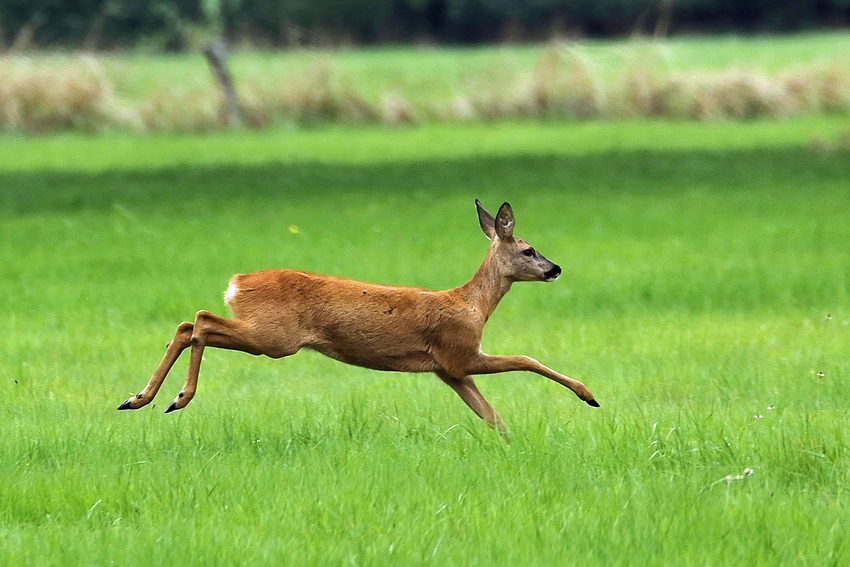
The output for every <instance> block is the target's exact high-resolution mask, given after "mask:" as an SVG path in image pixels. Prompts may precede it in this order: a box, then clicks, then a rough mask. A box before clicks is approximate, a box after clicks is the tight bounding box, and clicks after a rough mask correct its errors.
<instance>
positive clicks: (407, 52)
mask: <svg viewBox="0 0 850 567" xmlns="http://www.w3.org/2000/svg"><path fill="white" fill-rule="evenodd" d="M569 45H572V46H573V47H574V48H576V49H578V50H579V51H580V52H582V53H583V54H584V56H586V57H587V59H588V60H589V62H590V64H591V67H593V68H594V69H596V70H598V71H600V72H602V73H604V74H606V75H608V74H610V75H616V74H617V73H619V72H621V71H622V68H623V66H624V65H625V64H627V63H628V61H629V59H630V58H631V57H633V56H635V55H636V54H639V53H642V52H643V51H642V50H640V49H636V48H638V47H644V48H647V49H646V50H645V51H651V52H652V53H653V55H652V58H655V57H656V55H655V53H654V51H653V50H651V49H649V45H650V42H648V41H647V42H646V43H643V42H641V41H634V40H630V41H622V40H582V41H579V42H574V43H569ZM849 47H850V36H848V34H846V33H843V32H834V33H813V34H799V35H788V36H762V37H758V36H756V37H743V36H710V37H687V36H684V37H676V38H670V39H667V40H665V41H664V42H662V43H661V49H660V51H661V55H662V59H663V61H664V62H665V64H666V65H669V66H670V68H672V69H674V70H680V71H686V70H688V71H695V70H703V71H718V70H723V69H728V68H742V69H748V70H759V71H765V72H777V71H781V70H784V69H788V68H789V67H805V66H810V65H821V64H834V63H840V64H845V65H846V64H847V63H848V58H847V50H848V48H849ZM544 50H545V47H544V46H540V45H519V46H516V45H514V46H511V45H506V46H502V47H495V48H494V47H491V46H485V47H469V48H439V49H438V48H429V47H419V48H416V47H403V46H400V47H384V48H370V49H339V50H327V51H326V50H292V51H287V52H280V51H262V50H253V49H252V50H236V51H235V52H234V53H233V54H232V55H231V58H230V65H231V68H232V71H233V73H234V76H235V79H236V81H237V85H238V84H240V83H241V82H244V81H251V82H258V83H264V82H268V83H269V84H272V85H279V84H280V82H281V79H284V80H285V79H286V78H288V77H289V78H292V79H293V80H294V79H295V78H298V77H299V76H302V75H304V74H305V73H307V72H309V70H310V69H311V68H313V67H315V65H316V64H317V62H327V63H329V64H332V65H333V66H334V67H335V68H337V69H338V71H339V73H340V74H341V75H342V77H343V79H344V80H348V81H355V82H356V84H357V86H358V90H362V92H363V94H364V95H365V96H366V97H367V98H369V99H372V98H378V97H380V95H381V94H383V93H384V92H386V91H387V90H398V91H400V92H403V93H405V94H406V95H409V96H411V97H413V98H414V99H419V100H428V99H435V98H436V99H444V98H447V97H448V96H450V95H452V94H454V93H455V92H456V91H457V90H458V89H463V88H464V84H465V82H468V81H469V80H470V78H473V77H478V76H481V75H482V74H485V75H486V74H494V73H495V74H499V73H501V72H503V71H504V68H505V67H507V68H510V69H514V68H517V69H532V68H534V66H535V65H536V64H537V63H538V61H539V60H540V57H541V55H542V54H543V52H544ZM54 57H55V58H56V61H57V63H59V64H65V63H67V57H66V56H64V55H60V54H57V55H54ZM104 69H105V71H106V73H107V74H108V76H110V77H111V78H112V79H113V80H114V82H115V83H116V88H117V90H118V92H119V94H122V95H124V96H127V97H128V98H131V99H132V98H135V97H139V98H144V97H146V96H148V95H150V94H151V93H152V92H154V91H155V89H156V88H157V87H158V86H164V85H176V86H178V87H181V86H182V87H188V86H190V85H193V84H207V83H210V82H211V81H212V78H211V76H210V72H209V71H208V69H207V67H206V62H205V61H204V59H203V57H202V56H201V55H200V54H199V53H194V54H187V55H175V56H167V57H163V56H161V55H145V54H141V53H128V54H115V55H114V56H112V57H109V58H107V59H105V60H104Z"/></svg>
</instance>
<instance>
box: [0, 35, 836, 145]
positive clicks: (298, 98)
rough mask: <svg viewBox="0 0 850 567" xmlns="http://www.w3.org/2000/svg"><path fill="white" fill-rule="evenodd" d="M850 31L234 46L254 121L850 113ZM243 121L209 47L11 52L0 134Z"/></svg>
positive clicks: (235, 70) (0, 75) (213, 126)
mask: <svg viewBox="0 0 850 567" xmlns="http://www.w3.org/2000/svg"><path fill="white" fill-rule="evenodd" d="M848 48H850V35H848V34H847V33H846V32H833V33H817V34H806V35H793V36H770V37H748V38H745V37H736V36H725V37H724V36H721V37H678V38H672V39H668V40H664V41H659V42H654V41H649V40H644V39H640V38H637V39H631V40H627V41H623V40H618V41H581V42H569V41H565V42H552V43H550V44H548V45H506V46H501V47H493V46H486V47H477V48H464V49H461V48H433V47H418V48H417V47H384V48H370V49H349V50H345V49H337V50H306V49H305V50H299V49H294V50H288V51H261V50H260V51H257V50H240V49H236V50H234V51H233V53H232V54H231V56H230V58H229V67H230V69H231V71H232V74H233V76H234V81H235V84H236V89H237V91H238V92H239V93H240V96H241V104H242V106H241V107H242V120H241V123H242V124H243V125H244V126H247V127H250V128H253V129H261V128H270V127H278V128H279V127H282V126H289V127H292V126H304V125H309V126H315V125H327V124H385V125H394V126H398V125H404V124H423V123H424V124H430V123H446V122H449V123H457V122H501V121H515V120H522V119H528V118H535V119H557V120H564V119H570V120H586V119H589V118H592V119H606V120H610V119H624V118H625V119H633V118H636V117H650V118H658V117H666V118H672V119H679V120H697V121H726V120H735V121H737V120H747V119H755V118H768V117H769V118H787V117H799V116H806V115H819V114H827V115H836V114H839V115H844V116H847V115H848V113H850V57H848V53H850V49H848ZM230 124H231V122H229V121H227V120H224V119H223V116H222V114H221V112H220V100H219V94H218V90H217V86H216V84H215V82H214V80H213V78H212V74H211V73H210V71H209V68H208V66H207V64H206V62H205V61H204V58H203V56H202V55H201V53H200V50H195V51H192V52H189V53H185V54H180V55H171V56H163V55H161V54H158V55H148V54H144V53H140V52H130V53H123V52H121V53H90V54H82V55H81V54H80V53H65V52H59V53H43V52H35V53H26V52H24V53H21V54H11V55H7V56H2V57H0V131H3V132H19V133H43V132H57V131H68V130H77V131H87V132H103V131H115V130H119V131H136V132H209V131H215V130H222V129H226V128H227V127H228V125H230Z"/></svg>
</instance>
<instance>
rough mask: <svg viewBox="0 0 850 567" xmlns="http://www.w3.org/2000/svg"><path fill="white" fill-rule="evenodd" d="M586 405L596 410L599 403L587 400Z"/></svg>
mask: <svg viewBox="0 0 850 567" xmlns="http://www.w3.org/2000/svg"><path fill="white" fill-rule="evenodd" d="M587 405H589V406H593V407H595V408H598V407H599V402H597V401H596V400H594V399H590V400H587Z"/></svg>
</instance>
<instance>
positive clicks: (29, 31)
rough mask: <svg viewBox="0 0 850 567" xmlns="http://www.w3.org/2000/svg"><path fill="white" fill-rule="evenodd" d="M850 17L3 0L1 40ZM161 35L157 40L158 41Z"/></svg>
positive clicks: (293, 37) (761, 7)
mask: <svg viewBox="0 0 850 567" xmlns="http://www.w3.org/2000/svg"><path fill="white" fill-rule="evenodd" d="M846 23H850V0H811V1H808V2H800V1H799V0H743V1H742V0H4V1H3V2H2V3H0V42H3V43H5V44H7V45H8V44H11V43H13V42H14V41H15V39H16V38H18V39H19V40H20V39H21V38H26V41H27V42H33V43H35V44H36V45H42V46H44V45H67V46H72V47H77V46H80V45H85V46H94V47H101V48H104V47H115V46H133V45H135V44H137V43H138V42H140V41H142V40H145V41H149V42H150V41H154V43H156V41H157V40H158V42H159V45H161V46H162V47H165V48H171V49H180V48H182V47H185V46H186V45H187V33H188V32H187V30H188V29H190V28H191V27H192V26H195V27H197V28H199V29H213V30H216V29H220V30H221V31H222V32H223V33H224V34H225V35H226V36H228V38H229V39H231V40H245V41H250V42H254V43H259V44H266V45H275V46H281V45H292V44H338V43H385V42H407V41H435V42H446V43H472V42H484V41H498V40H506V39H519V40H528V39H545V38H548V37H551V36H552V35H555V34H573V35H578V36H608V35H624V34H629V33H633V32H652V31H654V30H655V29H656V27H657V26H659V25H660V26H661V29H662V31H664V32H665V33H666V32H673V33H675V32H681V31H742V32H770V31H795V30H800V29H808V28H814V27H824V26H837V25H841V24H846ZM151 38H153V39H151Z"/></svg>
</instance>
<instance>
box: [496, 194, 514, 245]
mask: <svg viewBox="0 0 850 567" xmlns="http://www.w3.org/2000/svg"><path fill="white" fill-rule="evenodd" d="M494 228H495V229H496V236H498V237H499V240H507V239H509V238H511V237H513V235H514V211H513V209H511V206H510V205H509V204H508V203H502V206H501V207H499V212H498V213H497V214H496V221H495V223H494Z"/></svg>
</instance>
